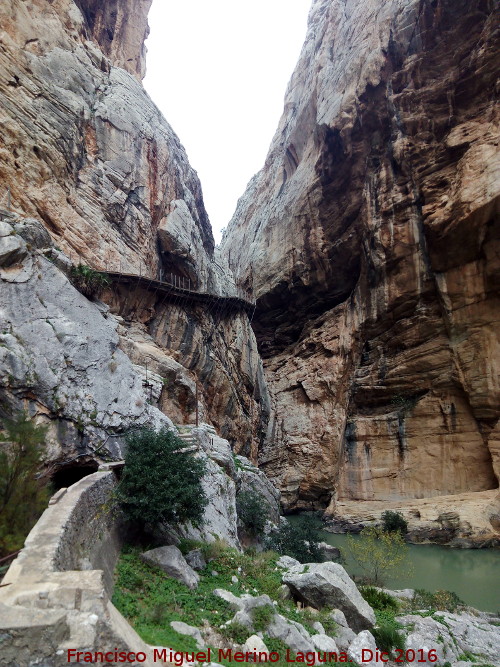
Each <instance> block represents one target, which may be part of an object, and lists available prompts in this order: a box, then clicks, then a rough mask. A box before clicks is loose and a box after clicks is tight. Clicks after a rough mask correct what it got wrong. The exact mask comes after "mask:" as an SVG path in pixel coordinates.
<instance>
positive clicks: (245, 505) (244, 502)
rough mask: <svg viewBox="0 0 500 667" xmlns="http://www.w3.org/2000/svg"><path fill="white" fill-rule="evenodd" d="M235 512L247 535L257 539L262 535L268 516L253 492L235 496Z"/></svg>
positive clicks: (261, 501) (257, 496)
mask: <svg viewBox="0 0 500 667" xmlns="http://www.w3.org/2000/svg"><path fill="white" fill-rule="evenodd" d="M236 511H237V513H238V518H239V519H241V522H242V523H243V526H244V527H245V530H246V532H247V533H248V534H249V535H252V536H253V537H257V535H261V534H262V533H263V531H264V527H265V525H266V522H267V520H268V517H269V514H268V512H267V509H266V508H265V506H264V503H263V500H262V498H261V497H260V496H259V495H258V494H257V493H255V491H242V492H241V493H239V494H238V495H237V496H236Z"/></svg>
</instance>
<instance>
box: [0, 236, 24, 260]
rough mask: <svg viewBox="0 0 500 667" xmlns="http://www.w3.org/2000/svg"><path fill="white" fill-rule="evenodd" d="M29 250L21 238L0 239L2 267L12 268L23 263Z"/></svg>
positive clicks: (5, 237)
mask: <svg viewBox="0 0 500 667" xmlns="http://www.w3.org/2000/svg"><path fill="white" fill-rule="evenodd" d="M27 254H28V250H27V248H26V243H25V242H24V241H23V240H22V238H21V237H19V236H1V237H0V266H12V265H13V264H18V263H19V262H21V261H22V260H23V259H24V258H25V257H26V255H27Z"/></svg>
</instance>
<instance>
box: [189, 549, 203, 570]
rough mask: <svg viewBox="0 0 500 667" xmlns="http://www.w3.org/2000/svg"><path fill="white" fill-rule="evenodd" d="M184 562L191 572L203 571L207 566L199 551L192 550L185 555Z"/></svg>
mask: <svg viewBox="0 0 500 667" xmlns="http://www.w3.org/2000/svg"><path fill="white" fill-rule="evenodd" d="M186 562H187V564H188V565H190V566H191V567H192V568H193V570H203V569H204V568H205V567H206V566H207V562H206V560H205V558H204V557H203V554H202V552H201V549H193V551H190V552H189V553H188V554H186Z"/></svg>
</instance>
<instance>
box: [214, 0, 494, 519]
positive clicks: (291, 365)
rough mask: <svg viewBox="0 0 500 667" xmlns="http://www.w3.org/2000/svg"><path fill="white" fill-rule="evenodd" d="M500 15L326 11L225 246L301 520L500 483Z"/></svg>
mask: <svg viewBox="0 0 500 667" xmlns="http://www.w3.org/2000/svg"><path fill="white" fill-rule="evenodd" d="M495 8H496V3H493V2H486V1H484V0H472V1H467V2H466V1H465V0H459V1H456V0H439V1H435V0H432V1H431V0H423V1H417V0H411V1H409V2H408V1H407V0H391V1H390V2H379V1H378V0H370V1H368V2H363V3H359V2H356V1H355V0H345V1H336V0H335V1H333V0H315V1H314V2H313V5H312V9H311V12H310V16H309V27H308V34H307V38H306V42H305V45H304V47H303V51H302V54H301V57H300V61H299V64H298V66H297V68H296V70H295V72H294V74H293V76H292V79H291V82H290V84H289V87H288V91H287V95H286V99H285V110H284V114H283V117H282V119H281V122H280V124H279V127H278V130H277V133H276V135H275V137H274V140H273V143H272V145H271V148H270V151H269V154H268V157H267V160H266V163H265V166H264V168H263V169H262V171H261V172H259V173H258V174H257V175H256V176H255V177H254V178H253V180H252V181H251V182H250V184H249V186H248V189H247V191H246V193H245V194H244V195H243V197H242V198H241V199H240V202H239V205H238V208H237V211H236V213H235V216H234V218H233V220H232V222H231V223H230V225H229V227H228V231H227V233H226V236H225V239H224V241H223V249H224V250H225V252H226V253H227V254H228V256H229V258H230V265H231V267H232V269H233V271H234V272H235V274H236V277H237V280H238V282H239V284H240V285H242V286H245V287H248V288H252V289H253V290H254V293H255V295H256V296H257V297H258V304H257V311H256V314H255V318H254V321H253V326H254V329H255V332H256V335H257V339H258V342H259V349H260V352H261V354H262V355H263V356H264V357H265V366H266V377H267V380H268V384H269V388H270V392H271V395H272V414H271V419H270V422H269V425H268V432H267V438H266V442H265V444H264V446H263V447H261V449H260V453H259V457H260V461H261V463H262V465H263V468H264V470H265V471H266V473H267V474H268V475H269V476H271V477H272V479H273V480H276V481H277V483H278V485H279V487H280V488H281V490H282V494H283V495H282V499H283V502H284V504H285V506H286V507H288V508H319V507H322V508H324V507H327V506H328V505H330V510H331V511H334V510H335V500H336V498H337V497H339V498H340V499H342V500H381V501H382V500H383V501H398V500H403V499H408V498H425V497H436V496H440V495H444V494H460V493H463V492H466V491H467V492H468V491H484V490H488V489H493V488H496V487H497V486H498V466H499V463H498V451H499V448H498V441H499V438H498V425H497V422H498V418H499V416H500V413H499V408H498V406H499V405H500V401H499V391H500V389H499V388H500V384H499V380H498V377H499V369H500V352H499V349H500V348H499V341H498V334H499V329H498V326H497V320H498V312H499V305H500V304H499V301H498V287H499V282H498V276H499V275H500V271H499V269H500V265H499V259H498V257H499V253H498V248H499V237H500V225H499V217H498V202H499V194H500V188H499V183H500V179H499V174H500V160H499V151H498V106H496V104H495V102H494V97H495V95H494V92H493V91H494V90H495V81H496V76H497V69H498V62H497V56H496V54H497V53H498V42H497V40H498V33H497V32H496V31H495V28H494V25H495V23H496V20H495V19H496V17H497V15H496V9H495Z"/></svg>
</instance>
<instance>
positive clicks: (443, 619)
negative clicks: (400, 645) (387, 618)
mask: <svg viewBox="0 0 500 667" xmlns="http://www.w3.org/2000/svg"><path fill="white" fill-rule="evenodd" d="M397 620H399V622H400V623H402V624H403V625H410V627H411V628H412V632H411V633H410V634H409V635H408V638H407V641H406V644H407V648H412V649H415V650H416V649H418V648H422V646H424V645H425V646H426V647H428V648H429V649H430V648H434V649H435V650H436V653H437V655H438V656H439V658H440V659H442V660H443V661H446V660H448V661H450V662H453V660H452V658H453V659H457V658H458V657H459V656H460V655H461V654H464V653H472V654H473V655H480V656H481V659H482V662H484V663H488V664H490V665H494V666H495V667H500V656H499V651H498V647H499V646H500V627H498V626H497V625H493V624H491V623H490V622H489V621H488V619H487V618H484V617H481V616H476V615H472V614H468V613H460V614H452V613H450V612H446V611H443V612H436V613H435V614H434V615H433V617H432V618H430V617H426V618H422V617H421V616H418V615H407V616H401V617H398V619H397ZM419 642H421V643H420V644H419ZM424 664H425V663H424ZM429 664H430V661H429Z"/></svg>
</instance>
